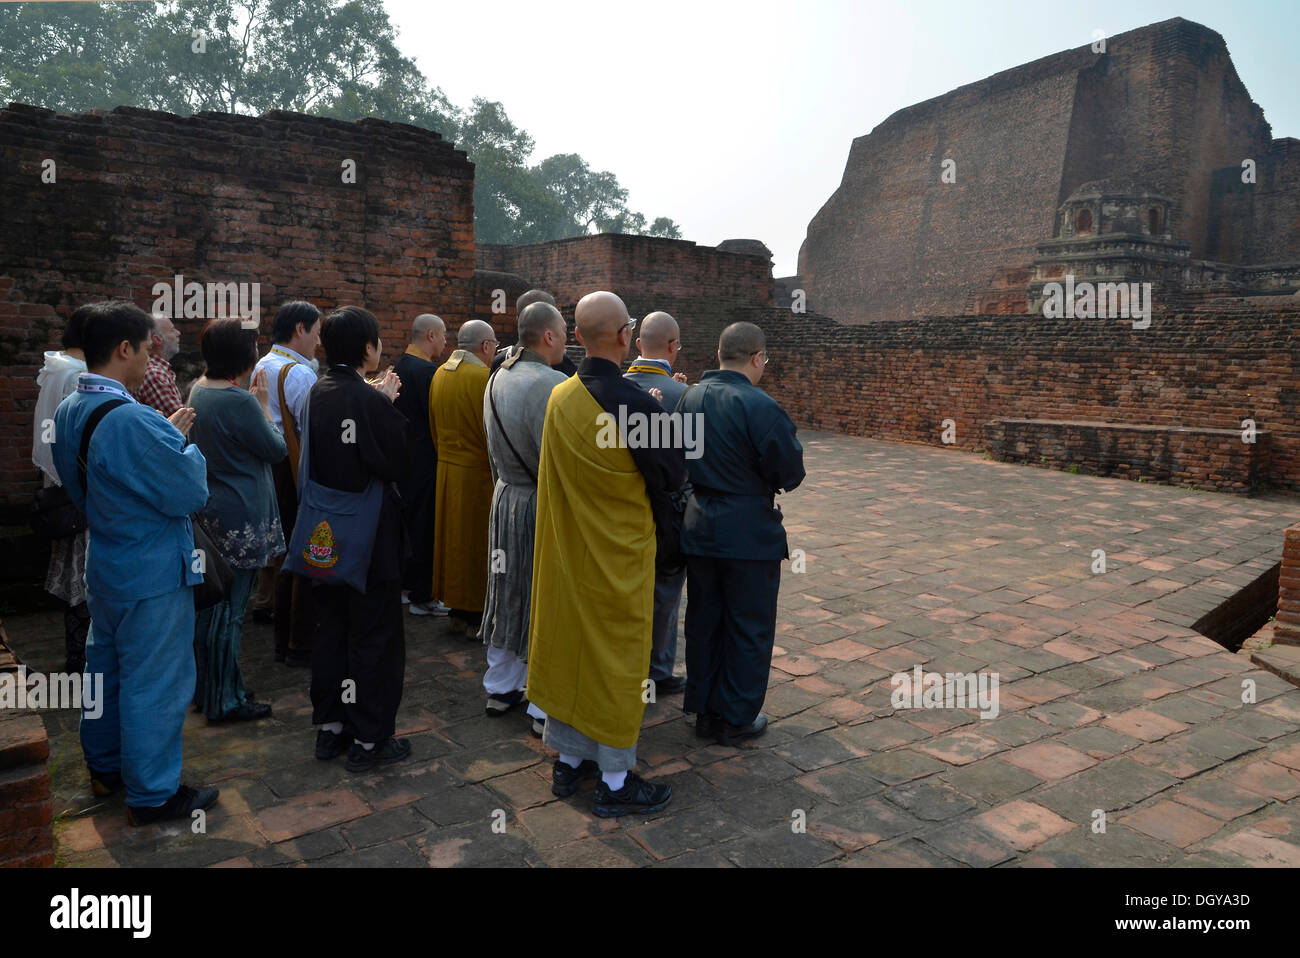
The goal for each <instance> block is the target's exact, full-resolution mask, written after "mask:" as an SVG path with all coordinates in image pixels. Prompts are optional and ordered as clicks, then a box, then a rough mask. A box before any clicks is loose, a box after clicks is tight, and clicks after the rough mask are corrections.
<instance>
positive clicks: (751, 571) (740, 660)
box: [683, 556, 781, 725]
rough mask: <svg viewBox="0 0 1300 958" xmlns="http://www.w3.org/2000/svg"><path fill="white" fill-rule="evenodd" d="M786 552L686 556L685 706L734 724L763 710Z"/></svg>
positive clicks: (755, 715)
mask: <svg viewBox="0 0 1300 958" xmlns="http://www.w3.org/2000/svg"><path fill="white" fill-rule="evenodd" d="M780 587H781V560H780V559H714V558H708V557H702V556H688V557H687V560H686V592H687V595H689V596H690V598H689V599H688V600H687V603H686V696H685V701H684V702H683V707H684V708H685V709H686V711H688V712H694V713H696V714H712V715H720V716H722V718H723V719H724V720H725V721H727V722H729V723H731V724H732V725H748V724H750V723H751V722H753V721H754V719H756V718H757V717H758V713H759V711H760V710H761V709H762V707H763V699H764V698H766V697H767V678H768V673H769V671H770V670H771V667H772V645H773V643H774V641H775V640H776V597H777V592H778V591H779V589H780Z"/></svg>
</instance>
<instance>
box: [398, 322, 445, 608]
mask: <svg viewBox="0 0 1300 958" xmlns="http://www.w3.org/2000/svg"><path fill="white" fill-rule="evenodd" d="M446 345H447V327H446V325H445V324H444V323H443V321H442V320H441V319H440V318H438V317H437V316H434V315H433V314H432V313H423V314H421V315H419V316H417V317H415V322H414V323H412V324H411V343H410V345H409V346H407V347H406V352H404V353H403V354H402V357H401V358H400V359H398V360H397V364H396V365H395V366H394V367H393V372H395V373H396V374H397V377H398V378H399V379H400V380H401V381H402V391H401V392H400V393H398V396H397V398H396V399H395V400H393V405H394V406H396V407H397V411H398V412H400V413H401V414H402V415H403V416H405V417H406V420H407V423H406V443H407V446H408V447H409V448H410V451H411V467H410V469H408V470H407V472H406V475H405V476H403V477H402V478H401V480H399V481H398V483H397V488H398V491H399V492H401V494H402V514H403V520H404V521H405V523H406V530H407V534H408V535H409V536H410V544H411V550H410V554H409V555H408V556H407V557H406V559H405V563H404V566H403V570H402V589H403V591H405V592H406V594H407V595H406V598H407V599H408V600H409V602H410V605H409V606H408V607H407V608H408V609H409V610H410V612H411V613H412V614H414V615H430V614H434V615H437V614H444V615H445V614H446V610H445V608H439V606H438V603H436V602H435V601H434V600H435V598H436V597H435V596H434V594H433V523H434V502H435V501H436V496H435V495H434V494H435V492H436V491H437V478H438V450H437V448H436V447H435V446H434V444H433V434H432V433H431V432H430V430H429V387H430V386H432V385H433V374H434V373H435V372H437V370H438V365H439V364H440V363H441V362H442V354H443V350H444V349H446Z"/></svg>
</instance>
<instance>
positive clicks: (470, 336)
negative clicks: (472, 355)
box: [456, 319, 497, 352]
mask: <svg viewBox="0 0 1300 958" xmlns="http://www.w3.org/2000/svg"><path fill="white" fill-rule="evenodd" d="M496 338H497V334H496V333H495V332H494V331H493V330H492V327H491V325H489V324H488V323H485V322H483V320H481V319H471V320H470V321H469V322H467V323H465V324H464V325H462V326H461V327H460V331H459V332H457V333H456V346H457V347H458V348H460V349H466V350H469V351H470V352H475V351H477V350H478V349H479V348H480V347H482V345H483V344H484V343H485V342H487V341H488V340H489V339H496Z"/></svg>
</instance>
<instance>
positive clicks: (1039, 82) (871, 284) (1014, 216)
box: [797, 19, 1300, 324]
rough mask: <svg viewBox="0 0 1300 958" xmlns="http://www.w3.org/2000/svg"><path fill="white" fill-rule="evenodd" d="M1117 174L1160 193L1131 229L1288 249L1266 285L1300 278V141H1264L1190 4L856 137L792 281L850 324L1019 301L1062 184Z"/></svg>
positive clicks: (1265, 262) (1263, 260)
mask: <svg viewBox="0 0 1300 958" xmlns="http://www.w3.org/2000/svg"><path fill="white" fill-rule="evenodd" d="M949 160H951V161H952V163H953V164H954V165H952V166H949V167H948V169H949V170H950V171H951V172H952V174H953V175H952V176H950V177H948V179H952V180H953V182H945V181H944V179H945V178H944V176H943V173H944V171H945V162H946V161H949ZM1247 160H1250V161H1253V164H1254V175H1255V182H1254V183H1243V182H1242V179H1243V173H1244V172H1245V171H1244V169H1243V165H1242V164H1243V162H1244V161H1247ZM1116 180H1123V181H1130V182H1132V183H1134V184H1137V186H1138V188H1139V189H1140V190H1142V189H1145V190H1149V191H1150V192H1152V193H1155V194H1158V195H1160V196H1161V197H1162V198H1163V200H1164V201H1166V205H1167V216H1163V217H1162V218H1161V219H1160V220H1159V222H1157V223H1155V224H1151V223H1150V221H1148V220H1146V219H1145V218H1144V219H1143V220H1142V221H1141V222H1142V223H1143V228H1142V229H1141V230H1140V232H1141V233H1147V232H1151V230H1150V226H1151V225H1155V227H1156V229H1155V230H1154V232H1155V233H1156V234H1157V235H1159V234H1164V235H1167V236H1168V237H1170V238H1171V239H1173V240H1175V241H1182V242H1184V243H1186V244H1187V246H1186V252H1185V253H1184V254H1183V255H1184V256H1185V257H1186V258H1187V259H1189V260H1191V261H1201V260H1203V261H1210V262H1211V263H1212V264H1224V265H1229V266H1272V265H1276V264H1289V265H1290V266H1291V267H1293V269H1291V270H1290V271H1287V272H1286V274H1285V275H1284V276H1282V277H1281V278H1278V277H1272V278H1269V277H1266V278H1265V281H1264V284H1263V286H1262V288H1264V289H1267V290H1269V291H1275V292H1276V291H1282V292H1294V291H1295V289H1296V288H1297V285H1300V141H1297V140H1295V139H1281V140H1274V139H1273V138H1272V131H1271V129H1270V127H1269V125H1268V123H1266V122H1265V120H1264V114H1263V111H1262V110H1261V109H1260V107H1259V106H1257V105H1256V104H1255V103H1254V102H1252V101H1251V98H1250V95H1249V93H1248V92H1247V91H1246V88H1245V87H1244V86H1243V85H1242V83H1241V81H1240V79H1238V77H1237V72H1236V69H1235V68H1234V67H1233V64H1232V60H1231V58H1230V57H1229V55H1228V49H1227V46H1226V45H1225V44H1224V41H1223V38H1222V37H1221V36H1220V35H1219V34H1218V33H1215V32H1214V31H1213V30H1210V29H1207V28H1206V27H1203V26H1200V25H1199V24H1195V23H1190V22H1188V21H1186V20H1182V19H1174V20H1168V21H1165V22H1163V23H1157V24H1154V25H1152V26H1147V27H1142V28H1141V29H1138V30H1132V31H1130V32H1128V33H1123V34H1120V35H1118V36H1115V37H1111V38H1109V39H1107V40H1106V43H1105V50H1104V52H1094V51H1093V49H1092V47H1091V46H1084V47H1081V48H1078V49H1075V50H1068V51H1065V52H1063V53H1058V54H1055V55H1053V56H1049V57H1045V58H1043V59H1041V60H1036V61H1034V62H1032V63H1028V64H1025V65H1023V66H1019V67H1016V68H1014V69H1012V70H1007V71H1005V72H1003V73H998V74H996V75H994V76H991V77H988V78H986V79H984V80H980V81H979V82H977V83H972V84H968V85H967V86H963V87H960V88H959V89H956V90H953V91H951V92H950V93H946V94H944V95H943V96H940V97H936V98H934V99H932V100H927V101H925V102H924V103H918V104H916V105H914V106H910V107H907V108H905V109H902V110H899V111H898V112H897V113H895V114H893V115H892V116H891V117H889V118H888V119H887V120H885V121H884V122H883V123H881V124H880V125H879V126H878V127H876V128H875V129H874V130H873V131H872V132H871V133H870V134H868V135H866V136H862V137H859V138H858V139H857V140H855V141H854V143H853V148H852V151H851V152H850V154H849V160H848V164H847V166H846V167H845V170H844V178H843V181H842V183H841V185H840V187H839V189H838V190H837V191H836V192H835V194H834V195H833V196H832V197H831V198H830V199H829V200H828V201H827V202H826V204H825V205H824V206H823V207H822V209H821V211H820V212H818V214H817V215H816V216H815V217H814V218H813V220H812V222H811V223H810V224H809V227H808V235H807V238H806V240H805V241H804V244H803V247H802V249H801V251H800V256H799V278H798V281H797V285H801V286H802V287H803V288H805V289H806V290H807V292H808V296H809V303H810V306H811V307H812V308H815V309H817V310H819V311H820V312H823V313H825V314H826V315H829V316H833V317H834V318H835V319H837V320H838V321H840V322H842V323H851V324H856V323H864V322H870V321H873V320H903V319H909V318H919V317H922V316H954V315H961V314H963V313H972V314H973V313H991V312H999V313H1000V312H1025V311H1026V310H1027V307H1028V304H1027V303H1026V301H1025V295H1024V294H1025V287H1026V285H1027V283H1028V282H1029V280H1030V277H1031V273H1032V269H1033V266H1034V263H1035V259H1036V257H1039V256H1040V251H1039V250H1038V249H1037V246H1038V244H1040V243H1043V242H1045V241H1050V240H1051V239H1052V238H1054V237H1060V236H1061V235H1062V233H1061V232H1060V215H1061V212H1062V208H1063V205H1064V204H1065V203H1066V201H1067V199H1069V198H1070V197H1071V195H1072V194H1074V193H1075V191H1076V190H1079V189H1080V188H1081V187H1083V186H1085V184H1090V183H1097V182H1101V181H1111V182H1114V181H1116ZM1092 223H1093V225H1094V226H1095V224H1096V220H1095V219H1093V221H1092ZM1134 232H1139V231H1138V230H1134ZM1194 272H1196V270H1191V271H1189V275H1188V276H1187V277H1186V279H1185V280H1184V283H1185V284H1186V285H1193V284H1195V283H1196V282H1203V283H1204V284H1205V285H1208V286H1211V287H1215V286H1217V287H1220V288H1223V289H1226V290H1230V291H1238V292H1248V291H1250V290H1251V289H1252V288H1253V281H1254V280H1255V279H1256V277H1254V276H1251V275H1245V274H1240V273H1236V274H1234V273H1233V272H1232V271H1227V273H1226V274H1225V275H1214V273H1215V271H1214V270H1213V269H1211V270H1209V272H1210V274H1211V275H1208V276H1205V277H1198V276H1194V275H1191V274H1192V273H1194ZM1219 272H1220V273H1222V272H1223V271H1222V270H1220V271H1219Z"/></svg>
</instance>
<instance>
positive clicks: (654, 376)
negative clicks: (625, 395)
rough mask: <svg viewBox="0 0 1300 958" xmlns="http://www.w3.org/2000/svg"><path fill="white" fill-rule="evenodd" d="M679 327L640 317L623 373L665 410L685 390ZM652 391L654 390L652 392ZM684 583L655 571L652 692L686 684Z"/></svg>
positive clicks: (657, 317)
mask: <svg viewBox="0 0 1300 958" xmlns="http://www.w3.org/2000/svg"><path fill="white" fill-rule="evenodd" d="M680 342H681V330H680V328H679V327H678V325H677V320H675V319H673V318H672V316H670V315H668V314H667V313H665V312H654V313H650V314H649V315H648V316H646V317H645V319H643V320H641V331H640V334H639V335H638V336H637V340H636V348H637V349H638V350H640V353H641V355H639V356H637V358H636V362H634V363H633V364H632V365H631V366H629V367H628V370H627V372H626V373H624V374H623V378H624V379H629V380H631V381H632V382H634V383H636V384H637V385H638V386H640V387H641V388H642V389H644V390H646V391H647V392H649V391H650V390H651V389H656V390H658V391H659V395H660V396H662V398H661V399H660V400H659V403H660V405H662V406H663V407H664V410H665V411H667V412H672V411H673V410H675V409H676V408H677V403H678V402H679V401H680V400H681V398H682V395H683V394H684V393H685V392H686V390H687V388H688V387H687V385H686V377H685V376H683V375H682V374H681V373H674V372H673V362H674V360H676V359H677V351H678V349H679V348H680ZM652 395H653V394H652ZM685 585H686V569H685V568H683V569H682V570H681V571H680V572H678V573H677V574H676V575H664V574H662V573H656V575H655V618H654V646H653V650H652V651H651V653H650V679H651V680H652V681H653V682H654V684H655V695H656V697H657V696H659V695H672V694H674V693H676V692H680V691H681V690H682V689H683V688H684V687H685V686H686V679H685V678H683V677H682V676H680V675H673V662H674V661H675V660H676V658H677V613H678V610H680V608H681V605H682V589H683V587H685Z"/></svg>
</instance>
